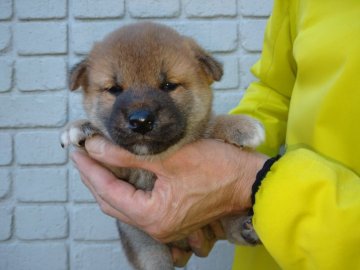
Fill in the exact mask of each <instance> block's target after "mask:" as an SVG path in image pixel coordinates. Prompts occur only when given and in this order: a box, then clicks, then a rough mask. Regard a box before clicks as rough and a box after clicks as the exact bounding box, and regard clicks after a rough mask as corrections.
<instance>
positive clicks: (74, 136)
mask: <svg viewBox="0 0 360 270" xmlns="http://www.w3.org/2000/svg"><path fill="white" fill-rule="evenodd" d="M96 134H101V132H100V131H99V130H98V129H97V128H96V127H94V126H93V125H92V124H91V123H90V122H89V121H88V120H79V121H75V122H72V123H69V124H68V125H66V127H65V128H64V129H63V131H62V132H61V135H60V143H61V147H63V148H64V147H68V146H69V145H74V146H77V147H84V145H85V140H86V139H87V138H90V137H92V136H94V135H96Z"/></svg>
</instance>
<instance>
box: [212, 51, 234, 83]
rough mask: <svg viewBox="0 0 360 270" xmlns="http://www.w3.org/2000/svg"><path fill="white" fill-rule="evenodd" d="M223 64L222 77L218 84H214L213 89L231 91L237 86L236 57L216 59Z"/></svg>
mask: <svg viewBox="0 0 360 270" xmlns="http://www.w3.org/2000/svg"><path fill="white" fill-rule="evenodd" d="M218 60H220V62H221V63H223V68H224V75H223V77H222V79H221V80H220V82H215V83H214V88H215V89H231V88H237V87H238V86H239V78H238V76H239V68H238V62H237V59H236V57H234V56H226V57H222V58H218Z"/></svg>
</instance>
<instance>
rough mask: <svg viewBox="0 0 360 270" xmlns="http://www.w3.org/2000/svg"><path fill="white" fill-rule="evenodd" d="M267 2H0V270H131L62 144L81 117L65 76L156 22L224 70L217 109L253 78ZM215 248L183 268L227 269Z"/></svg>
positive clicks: (222, 246) (224, 254)
mask: <svg viewBox="0 0 360 270" xmlns="http://www.w3.org/2000/svg"><path fill="white" fill-rule="evenodd" d="M271 5H272V1H270V0H254V1H247V0H0V269H1V270H25V269H26V270H48V269H51V270H57V269H59V270H68V269H69V270H70V269H71V270H98V269H104V270H113V269H114V270H115V269H125V270H126V269H129V268H128V265H127V263H126V261H125V257H124V254H123V252H122V250H121V248H120V245H119V240H118V235H117V232H116V228H115V224H114V220H113V219H112V218H110V217H108V216H105V215H104V214H102V213H101V211H100V210H99V208H98V207H97V205H96V203H95V201H94V199H93V198H92V196H91V194H90V193H89V191H88V190H87V189H86V188H85V187H84V185H83V184H82V182H81V181H80V180H79V174H78V173H77V171H76V170H75V169H74V168H73V166H72V164H71V162H69V159H68V152H67V151H64V150H63V149H61V147H59V143H58V132H59V129H60V128H61V127H62V126H64V125H65V123H66V122H67V121H68V120H69V119H76V118H80V117H82V116H83V115H84V113H83V111H82V109H81V105H80V99H81V97H80V95H79V94H78V93H70V92H69V91H68V90H67V89H66V88H67V86H66V85H67V82H66V79H67V71H68V70H69V68H70V67H71V66H72V65H73V64H74V63H76V62H77V61H79V60H80V59H81V58H82V57H83V56H84V55H85V54H86V53H87V52H88V51H89V49H90V48H91V45H92V44H93V42H95V41H96V40H98V39H101V38H102V37H103V36H104V35H106V34H107V33H109V32H110V31H111V30H113V29H115V28H116V27H118V26H121V25H123V24H125V23H130V22H135V21H139V20H149V19H150V20H154V21H158V22H162V23H165V24H167V25H170V26H172V27H174V28H176V29H177V30H178V31H180V32H181V33H183V34H186V35H189V36H192V37H193V38H195V39H196V40H198V41H199V42H200V43H201V44H202V45H203V46H204V47H205V48H206V49H208V50H209V51H211V52H212V53H214V55H215V56H216V57H218V58H219V59H220V60H221V61H222V62H223V63H224V68H225V75H224V77H223V79H222V81H221V82H218V83H216V84H214V89H215V90H214V92H215V102H214V105H215V110H216V111H217V112H222V113H225V112H227V111H228V110H229V109H230V108H232V107H233V106H235V105H236V104H237V103H238V100H239V99H240V98H241V96H242V92H243V90H244V88H246V86H247V85H248V84H249V83H250V82H251V81H252V80H253V77H252V75H251V74H250V72H249V68H250V66H251V65H252V64H253V63H254V62H255V61H256V59H257V58H258V55H259V52H260V50H261V46H262V38H263V30H264V27H265V22H266V18H267V16H268V15H269V13H270V11H271ZM232 250H233V247H232V245H230V244H228V243H227V242H219V243H218V244H217V245H216V246H215V248H214V250H213V252H212V254H211V255H210V256H209V257H208V258H206V259H202V258H195V257H194V258H193V259H192V260H191V261H190V263H189V264H188V266H187V267H186V269H187V270H195V269H207V270H223V269H230V268H231V260H232V256H233V255H232Z"/></svg>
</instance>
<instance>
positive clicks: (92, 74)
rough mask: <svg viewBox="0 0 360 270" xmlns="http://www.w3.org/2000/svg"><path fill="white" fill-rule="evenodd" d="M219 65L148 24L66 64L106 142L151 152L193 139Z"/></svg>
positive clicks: (73, 85)
mask: <svg viewBox="0 0 360 270" xmlns="http://www.w3.org/2000/svg"><path fill="white" fill-rule="evenodd" d="M221 76H222V66H221V64H219V63H218V62H217V61H216V60H215V59H214V58H212V57H211V56H210V55H209V54H207V53H206V52H205V51H204V50H203V49H202V48H200V47H199V46H198V45H197V44H196V43H195V42H194V41H193V40H192V39H190V38H187V37H184V36H181V35H179V34H178V33H177V32H175V31H174V30H172V29H170V28H168V27H166V26H163V25H158V24H153V23H139V24H132V25H128V26H125V27H122V28H120V29H119V30H117V31H115V32H113V33H111V34H110V35H108V36H107V37H106V38H105V39H104V40H103V41H101V42H99V43H97V44H95V45H94V47H93V49H92V50H91V52H90V54H89V55H88V57H87V58H86V59H85V60H83V61H82V62H80V63H79V64H78V65H76V66H75V67H74V69H73V70H72V72H71V75H70V89H71V90H75V89H77V88H79V87H81V88H82V89H83V92H84V107H85V111H86V112H87V114H88V116H89V118H90V120H91V122H92V123H93V124H94V125H95V126H96V127H98V128H99V129H100V130H102V132H103V133H104V134H105V135H106V136H108V137H109V138H110V139H111V140H112V141H113V142H114V143H116V144H118V145H120V146H122V147H124V148H126V149H128V150H129V151H131V152H133V153H136V154H139V155H153V154H158V153H161V152H164V151H166V150H167V149H168V148H171V147H172V146H175V145H178V146H180V145H183V144H184V143H187V142H190V141H192V140H194V139H197V138H198V137H199V136H200V135H201V134H202V133H203V132H204V129H205V127H206V125H207V122H208V120H209V116H210V113H211V103H212V91H211V89H210V85H211V83H212V82H213V81H215V80H216V81H217V80H220V78H221Z"/></svg>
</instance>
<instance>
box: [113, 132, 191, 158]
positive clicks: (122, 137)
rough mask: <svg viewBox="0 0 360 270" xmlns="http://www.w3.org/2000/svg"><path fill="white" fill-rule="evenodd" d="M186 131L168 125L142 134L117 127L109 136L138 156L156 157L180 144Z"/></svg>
mask: <svg viewBox="0 0 360 270" xmlns="http://www.w3.org/2000/svg"><path fill="white" fill-rule="evenodd" d="M184 130H185V129H184V128H179V126H178V125H166V126H164V127H162V128H159V129H157V128H155V129H154V130H152V131H150V132H148V133H146V134H141V133H137V132H134V131H132V130H131V129H129V128H125V129H124V128H119V127H115V128H112V129H111V131H110V132H109V134H110V137H111V139H112V141H113V142H114V143H115V144H117V145H119V146H121V147H123V148H125V149H126V150H128V151H130V152H132V153H134V154H136V155H156V154H160V153H162V152H165V151H166V150H167V149H168V148H170V147H171V146H173V145H175V144H176V143H178V142H179V141H180V140H181V139H182V138H183V137H184V135H185V131H184Z"/></svg>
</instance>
